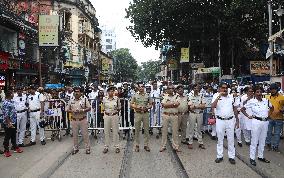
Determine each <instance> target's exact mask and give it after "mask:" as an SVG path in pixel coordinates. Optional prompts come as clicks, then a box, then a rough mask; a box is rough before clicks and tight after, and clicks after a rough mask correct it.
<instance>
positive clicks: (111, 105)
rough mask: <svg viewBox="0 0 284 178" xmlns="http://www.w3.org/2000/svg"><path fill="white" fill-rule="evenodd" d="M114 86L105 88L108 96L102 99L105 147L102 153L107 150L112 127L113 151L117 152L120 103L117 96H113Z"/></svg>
mask: <svg viewBox="0 0 284 178" xmlns="http://www.w3.org/2000/svg"><path fill="white" fill-rule="evenodd" d="M114 90H115V87H109V88H108V89H107V93H108V96H106V97H104V99H103V108H104V110H103V111H104V133H105V147H104V151H103V153H107V152H108V147H109V145H110V132H111V131H110V129H111V128H112V133H113V143H114V147H115V152H116V153H119V152H120V149H119V144H118V141H119V138H118V128H119V125H118V121H119V117H118V114H119V111H120V109H121V104H120V101H119V98H118V97H117V96H114Z"/></svg>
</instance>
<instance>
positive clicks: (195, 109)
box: [188, 84, 206, 149]
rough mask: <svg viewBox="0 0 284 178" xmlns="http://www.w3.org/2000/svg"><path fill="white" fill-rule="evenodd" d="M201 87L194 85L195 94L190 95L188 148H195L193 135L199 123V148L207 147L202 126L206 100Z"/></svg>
mask: <svg viewBox="0 0 284 178" xmlns="http://www.w3.org/2000/svg"><path fill="white" fill-rule="evenodd" d="M199 91H200V88H199V86H198V85H196V84H195V85H193V95H191V96H189V98H188V99H189V107H190V117H189V142H188V143H189V144H188V148H189V149H193V146H192V143H193V135H194V128H195V124H197V131H196V132H197V139H198V143H199V148H201V149H205V146H204V145H203V141H202V133H201V127H202V123H203V109H205V104H206V103H205V100H204V97H203V96H202V94H200V93H199Z"/></svg>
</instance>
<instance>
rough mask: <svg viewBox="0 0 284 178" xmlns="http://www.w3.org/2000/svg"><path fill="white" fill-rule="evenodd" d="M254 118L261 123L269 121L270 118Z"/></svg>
mask: <svg viewBox="0 0 284 178" xmlns="http://www.w3.org/2000/svg"><path fill="white" fill-rule="evenodd" d="M253 118H255V119H256V120H259V121H267V120H268V118H267V117H266V118H263V117H256V116H253Z"/></svg>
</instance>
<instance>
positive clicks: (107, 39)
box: [101, 26, 116, 53]
mask: <svg viewBox="0 0 284 178" xmlns="http://www.w3.org/2000/svg"><path fill="white" fill-rule="evenodd" d="M101 43H102V51H103V52H104V53H110V52H111V51H113V50H116V34H115V30H114V29H110V28H108V27H107V26H102V36H101Z"/></svg>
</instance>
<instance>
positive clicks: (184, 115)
mask: <svg viewBox="0 0 284 178" xmlns="http://www.w3.org/2000/svg"><path fill="white" fill-rule="evenodd" d="M176 90H177V94H178V95H177V96H178V97H177V99H178V102H179V103H180V105H179V106H178V121H179V123H178V128H180V129H181V143H183V144H186V145H188V142H187V141H186V129H187V122H188V97H187V96H186V95H184V88H183V86H182V85H179V86H177V88H176Z"/></svg>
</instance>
